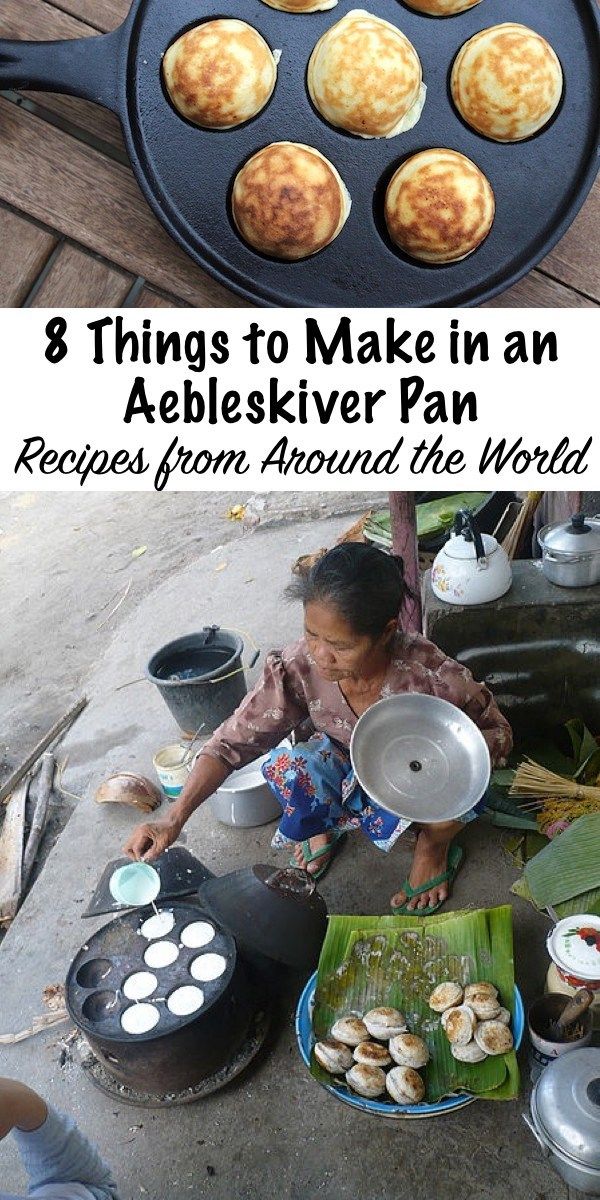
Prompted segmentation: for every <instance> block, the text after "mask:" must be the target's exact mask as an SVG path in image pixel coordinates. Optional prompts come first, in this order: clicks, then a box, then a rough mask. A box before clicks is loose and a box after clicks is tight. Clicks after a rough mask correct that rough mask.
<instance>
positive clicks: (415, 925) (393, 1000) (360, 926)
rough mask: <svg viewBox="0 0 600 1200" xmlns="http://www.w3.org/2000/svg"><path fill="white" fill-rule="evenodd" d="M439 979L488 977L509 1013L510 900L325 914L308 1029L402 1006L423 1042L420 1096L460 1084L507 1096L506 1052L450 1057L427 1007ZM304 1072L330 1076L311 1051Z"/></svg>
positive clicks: (510, 1069)
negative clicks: (427, 911) (429, 909)
mask: <svg viewBox="0 0 600 1200" xmlns="http://www.w3.org/2000/svg"><path fill="white" fill-rule="evenodd" d="M445 979H458V980H459V981H460V982H461V983H463V984H466V983H469V982H473V981H477V980H478V979H488V980H490V981H491V982H493V983H495V985H496V987H497V988H498V990H499V992H500V996H501V998H502V1003H503V1004H504V1005H506V1007H507V1008H509V1009H510V1011H511V1013H513V1015H514V962H513V934H512V909H511V907H510V905H503V906H501V907H499V908H492V909H480V910H476V911H463V912H453V913H444V914H435V915H434V916H432V917H420V918H414V917H396V916H389V917H387V916H386V917H355V916H349V917H340V916H334V917H331V918H330V920H329V925H328V930H327V936H326V938H325V942H324V944H323V948H322V951H321V957H320V961H319V970H318V976H317V989H316V995H315V1009H314V1014H313V1028H314V1032H315V1036H316V1038H317V1040H321V1039H323V1038H325V1037H327V1036H328V1034H329V1032H330V1030H331V1026H332V1024H333V1023H334V1021H336V1020H337V1018H338V1017H340V1016H342V1015H344V1014H345V1013H349V1012H359V1013H365V1012H367V1011H368V1010H369V1009H370V1008H374V1007H376V1006H378V1005H391V1006H392V1007H394V1008H399V1009H400V1010H401V1011H402V1012H404V1013H405V1015H406V1017H407V1020H408V1024H409V1027H410V1029H411V1030H412V1031H413V1032H415V1033H417V1034H419V1035H420V1036H421V1037H423V1038H424V1040H425V1041H426V1042H427V1045H428V1046H429V1050H430V1054H431V1058H430V1061H429V1063H428V1065H427V1067H426V1068H425V1069H424V1071H423V1072H422V1074H423V1077H424V1079H425V1085H426V1100H427V1101H428V1102H430V1103H433V1102H436V1101H438V1100H440V1099H442V1098H443V1097H444V1096H449V1095H453V1094H456V1093H458V1092H461V1091H468V1092H472V1093H474V1094H476V1095H477V1096H478V1097H480V1098H482V1099H490V1100H492V1099H493V1100H495V1099H498V1100H500V1099H513V1098H514V1097H515V1096H517V1095H518V1090H519V1072H518V1067H517V1061H516V1055H515V1053H514V1051H511V1053H510V1054H508V1055H498V1056H495V1057H492V1058H487V1059H486V1060H485V1061H484V1062H483V1063H473V1064H469V1063H459V1062H457V1061H456V1059H454V1058H453V1057H452V1055H451V1053H450V1047H449V1044H448V1041H447V1039H446V1036H445V1034H444V1032H443V1030H442V1028H441V1024H440V1018H439V1015H438V1014H436V1013H433V1012H432V1011H431V1009H430V1008H429V1006H428V997H429V995H430V994H431V992H432V990H433V988H434V987H435V986H436V984H438V983H441V982H442V981H443V980H445ZM311 1072H312V1074H313V1075H314V1076H315V1078H317V1079H319V1080H320V1081H321V1082H329V1083H331V1076H328V1075H327V1074H326V1073H325V1072H323V1071H322V1069H321V1067H320V1066H319V1065H318V1063H317V1062H316V1060H315V1059H314V1057H313V1060H312V1062H311ZM339 1086H340V1087H345V1086H346V1085H345V1083H344V1082H343V1081H342V1082H340V1084H339Z"/></svg>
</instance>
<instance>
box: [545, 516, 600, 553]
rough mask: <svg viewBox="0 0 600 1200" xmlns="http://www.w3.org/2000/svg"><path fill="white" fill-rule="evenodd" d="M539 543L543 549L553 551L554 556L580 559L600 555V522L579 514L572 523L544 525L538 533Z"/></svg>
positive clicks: (573, 518) (594, 518) (572, 519)
mask: <svg viewBox="0 0 600 1200" xmlns="http://www.w3.org/2000/svg"><path fill="white" fill-rule="evenodd" d="M538 541H539V543H540V546H541V547H542V549H544V550H551V551H552V553H553V554H567V555H569V556H573V557H579V556H580V555H583V554H586V555H587V554H596V553H599V552H600V520H598V518H597V517H584V515H583V513H577V514H576V516H574V517H571V520H570V521H566V522H561V523H560V524H558V525H544V528H543V529H540V532H539V533H538Z"/></svg>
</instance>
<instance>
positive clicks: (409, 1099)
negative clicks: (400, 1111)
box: [385, 1067, 425, 1104]
mask: <svg viewBox="0 0 600 1200" xmlns="http://www.w3.org/2000/svg"><path fill="white" fill-rule="evenodd" d="M385 1086H386V1089H387V1091H388V1093H389V1095H390V1096H391V1097H392V1100H395V1101H396V1104H419V1103H420V1101H421V1100H422V1099H423V1097H424V1096H425V1084H424V1083H423V1080H422V1079H421V1076H420V1075H418V1074H417V1072H416V1071H414V1070H413V1068H412V1067H392V1070H391V1071H388V1073H387V1075H386V1079H385Z"/></svg>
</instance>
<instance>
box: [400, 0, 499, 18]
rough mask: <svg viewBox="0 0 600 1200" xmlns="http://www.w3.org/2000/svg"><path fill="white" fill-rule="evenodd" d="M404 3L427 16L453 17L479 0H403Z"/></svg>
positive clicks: (478, 2) (479, 0) (473, 6)
mask: <svg viewBox="0 0 600 1200" xmlns="http://www.w3.org/2000/svg"><path fill="white" fill-rule="evenodd" d="M404 3H405V4H408V7H409V8H414V9H416V11H417V12H420V13H425V14H426V15H427V16H428V17H454V16H456V14H457V13H461V12H466V11H467V9H468V8H475V5H476V4H481V0H404Z"/></svg>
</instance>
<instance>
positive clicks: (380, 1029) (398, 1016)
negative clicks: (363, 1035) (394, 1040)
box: [363, 1008, 407, 1042]
mask: <svg viewBox="0 0 600 1200" xmlns="http://www.w3.org/2000/svg"><path fill="white" fill-rule="evenodd" d="M363 1021H364V1023H365V1025H366V1027H367V1029H368V1031H369V1033H370V1034H371V1037H374V1038H377V1039H378V1041H380V1042H387V1041H388V1040H389V1038H391V1037H396V1035H397V1034H398V1033H404V1030H405V1029H406V1028H407V1025H406V1017H405V1016H404V1013H401V1012H399V1011H398V1009H397V1008H372V1009H371V1010H370V1012H368V1013H365V1015H364V1017H363Z"/></svg>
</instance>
